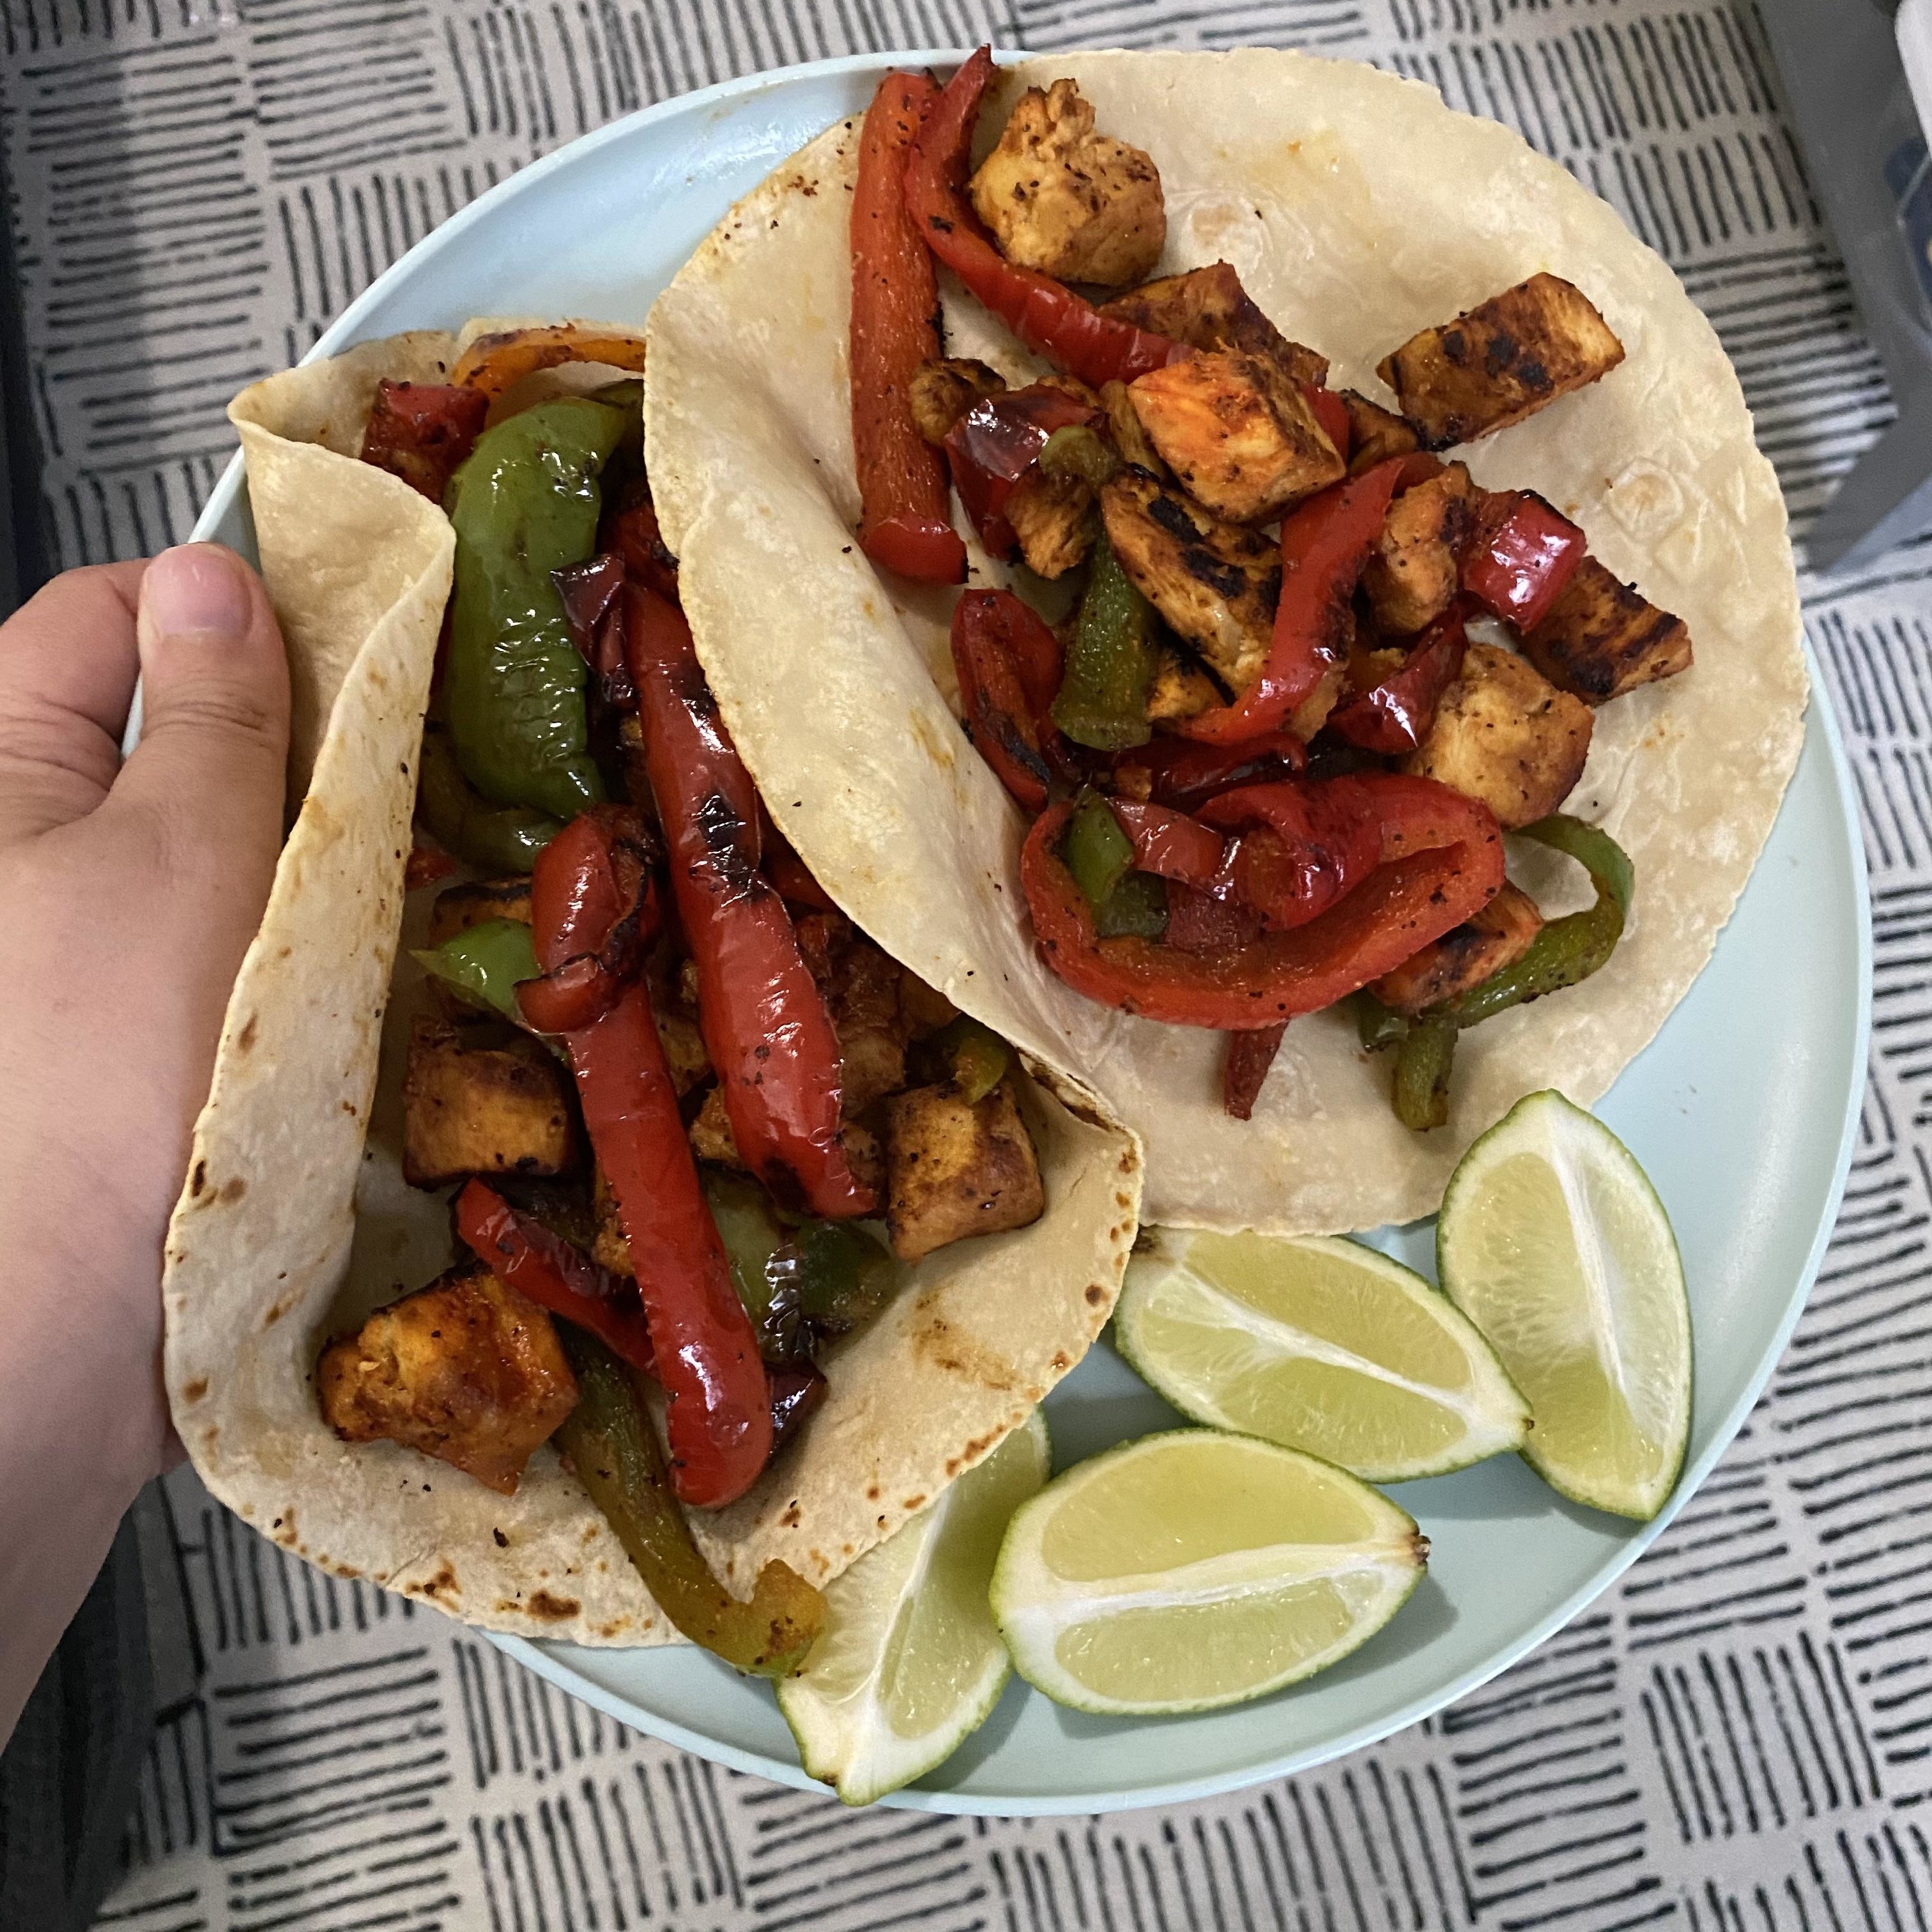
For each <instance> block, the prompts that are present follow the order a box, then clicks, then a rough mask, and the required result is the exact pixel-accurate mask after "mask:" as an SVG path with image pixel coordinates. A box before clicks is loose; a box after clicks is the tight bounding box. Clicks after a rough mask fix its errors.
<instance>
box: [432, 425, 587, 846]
mask: <svg viewBox="0 0 1932 1932" xmlns="http://www.w3.org/2000/svg"><path fill="white" fill-rule="evenodd" d="M624 428H625V416H624V414H623V413H622V411H621V410H614V409H611V408H609V407H607V406H606V405H604V404H602V403H593V402H592V401H589V400H588V399H587V398H584V397H581V396H562V397H558V398H555V399H554V400H553V401H550V402H546V403H539V404H537V405H536V406H535V407H534V408H532V409H528V410H524V411H523V413H522V414H521V415H520V416H511V418H510V419H508V421H507V422H500V423H499V424H497V425H496V427H495V428H493V429H490V430H486V431H484V434H483V435H482V436H481V437H480V438H479V439H478V442H477V445H476V448H475V452H474V453H473V454H472V455H471V457H470V458H469V461H468V462H467V463H465V464H464V465H463V467H462V469H460V470H459V471H458V472H457V474H456V476H455V479H454V480H453V481H452V483H451V484H450V493H449V514H450V520H451V522H452V523H453V524H455V528H456V589H455V597H454V599H453V601H452V604H451V619H450V638H449V659H448V663H447V666H446V670H445V672H444V676H443V704H444V706H445V709H446V714H447V716H448V718H449V736H450V742H451V744H452V746H453V747H454V748H455V752H456V757H457V761H458V763H459V764H460V766H462V768H463V773H464V775H466V777H467V778H469V781H470V782H471V783H472V784H474V785H475V787H476V788H477V790H478V791H480V792H481V793H483V794H484V796H485V797H486V798H487V799H490V800H492V801H493V802H495V803H496V804H499V805H534V806H535V807H536V808H538V810H539V811H544V812H547V813H549V814H550V815H551V816H552V817H554V818H559V819H567V818H571V817H574V816H575V815H576V814H577V813H578V812H579V811H582V810H583V808H585V807H586V805H595V804H596V803H597V802H598V801H599V800H600V799H601V798H602V797H603V796H604V787H603V782H602V781H601V778H599V777H598V771H597V766H596V764H595V761H594V760H592V757H591V755H590V746H589V725H588V721H587V718H586V711H585V706H584V695H583V692H584V683H585V680H586V677H587V676H588V675H589V673H588V670H587V667H586V665H585V664H584V661H583V658H580V656H578V655H577V649H576V646H574V644H573V643H571V636H570V625H569V623H568V619H566V618H565V615H564V610H563V604H562V600H561V598H559V596H558V595H557V590H556V585H555V584H554V583H552V582H551V580H550V573H551V572H552V571H555V570H559V569H562V568H563V567H564V566H565V565H568V564H574V563H581V562H583V561H584V560H585V559H586V558H588V557H589V555H590V553H591V551H592V549H593V548H594V547H595V544H596V541H597V518H598V507H599V504H600V502H601V495H600V492H599V490H598V484H597V478H598V472H600V471H601V469H602V467H603V465H604V458H606V457H607V456H608V455H609V454H610V452H611V450H612V449H613V448H614V447H615V446H616V443H617V442H618V440H619V438H620V437H622V434H623V433H624ZM432 829H434V827H432Z"/></svg>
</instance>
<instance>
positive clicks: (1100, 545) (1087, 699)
mask: <svg viewBox="0 0 1932 1932" xmlns="http://www.w3.org/2000/svg"><path fill="white" fill-rule="evenodd" d="M1159 664H1160V656H1159V653H1158V652H1157V650H1156V649H1155V648H1154V606H1153V605H1152V604H1150V603H1149V602H1148V601H1147V599H1146V598H1145V597H1143V596H1142V595H1141V593H1140V592H1139V591H1138V590H1136V589H1135V588H1134V586H1133V584H1132V583H1130V582H1129V581H1128V580H1127V572H1126V571H1124V570H1123V569H1122V568H1121V564H1120V559H1118V557H1117V556H1115V554H1114V547H1113V545H1112V544H1110V543H1109V541H1107V532H1106V530H1105V529H1103V530H1102V531H1101V532H1100V535H1099V536H1098V537H1097V538H1096V539H1095V540H1094V561H1093V566H1092V568H1091V571H1090V573H1089V574H1088V579H1087V594H1086V595H1085V596H1084V597H1083V598H1082V599H1081V600H1080V616H1079V621H1078V622H1076V624H1075V625H1074V630H1073V638H1072V640H1070V642H1069V643H1068V645H1067V668H1066V670H1065V672H1064V674H1063V676H1062V677H1061V684H1060V694H1059V695H1058V697H1055V700H1053V721H1054V722H1055V724H1058V726H1059V727H1060V728H1061V731H1062V732H1064V733H1065V734H1066V736H1068V737H1070V738H1071V739H1073V742H1075V743H1076V745H1089V746H1091V748H1093V749H1094V750H1095V751H1126V750H1127V749H1129V748H1130V747H1132V746H1133V745H1145V743H1146V742H1148V739H1150V738H1151V737H1152V736H1154V727H1153V726H1152V725H1151V724H1149V723H1148V716H1147V706H1148V693H1149V692H1150V691H1152V689H1153V688H1154V673H1155V671H1156V670H1157V668H1158V667H1159Z"/></svg>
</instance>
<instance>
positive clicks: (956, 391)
mask: <svg viewBox="0 0 1932 1932" xmlns="http://www.w3.org/2000/svg"><path fill="white" fill-rule="evenodd" d="M1006 386H1007V379H1006V378H1005V377H1004V376H1002V375H1001V374H1000V372H999V371H998V370H997V369H990V368H988V367H987V366H986V364H985V363H983V362H975V361H974V360H973V359H972V358H971V357H970V356H958V357H952V358H949V359H947V360H945V361H943V362H922V363H921V364H920V365H919V367H918V368H916V369H915V370H914V371H913V376H912V383H911V385H910V388H909V389H907V398H908V400H909V401H910V403H911V404H912V419H913V424H914V425H915V427H916V428H917V429H918V431H919V434H920V435H921V436H922V437H925V439H926V441H927V442H928V443H931V444H932V446H933V447H934V448H935V449H937V448H938V446H940V445H941V443H944V441H945V440H946V439H947V437H949V436H950V435H951V434H953V425H954V424H955V423H956V422H958V421H959V419H960V418H961V417H962V416H964V415H965V413H966V412H967V411H968V410H970V409H971V407H973V405H974V404H975V403H977V402H978V401H980V398H982V397H984V396H997V395H999V394H1000V393H1001V392H1002V391H1003V390H1004V389H1005V388H1006Z"/></svg>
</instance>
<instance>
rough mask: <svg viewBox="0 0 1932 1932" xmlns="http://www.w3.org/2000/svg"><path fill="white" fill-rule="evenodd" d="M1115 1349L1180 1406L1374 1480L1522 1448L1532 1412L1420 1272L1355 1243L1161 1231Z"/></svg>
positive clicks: (1130, 1290) (1141, 1263) (1137, 1270)
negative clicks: (1301, 1450)
mask: <svg viewBox="0 0 1932 1932" xmlns="http://www.w3.org/2000/svg"><path fill="white" fill-rule="evenodd" d="M1114 1340H1115V1346H1117V1347H1118V1349H1120V1352H1121V1354H1122V1355H1124V1356H1126V1357H1127V1360H1128V1361H1130V1362H1131V1363H1132V1364H1133V1366H1134V1367H1135V1368H1136V1369H1137V1370H1139V1372H1140V1373H1141V1374H1142V1376H1143V1377H1144V1378H1145V1379H1146V1380H1147V1381H1148V1382H1151V1383H1152V1384H1153V1385H1154V1387H1155V1388H1157V1389H1158V1390H1159V1391H1160V1393H1161V1394H1163V1395H1164V1396H1165V1397H1166V1398H1167V1400H1169V1402H1171V1403H1173V1405H1174V1406H1175V1408H1176V1409H1179V1410H1180V1411H1181V1413H1182V1414H1183V1415H1187V1416H1191V1417H1192V1418H1193V1419H1194V1420H1195V1421H1196V1422H1205V1423H1208V1424H1211V1426H1213V1427H1216V1428H1219V1429H1234V1430H1240V1431H1241V1433H1242V1434H1243V1435H1244V1436H1262V1437H1264V1438H1265V1439H1267V1440H1268V1442H1279V1443H1281V1444H1282V1445H1283V1446H1284V1447H1286V1448H1290V1449H1305V1450H1306V1451H1307V1452H1308V1453H1309V1454H1310V1455H1311V1456H1319V1457H1322V1458H1324V1459H1325V1460H1327V1461H1328V1462H1331V1463H1340V1465H1341V1466H1342V1467H1343V1469H1349V1470H1352V1471H1353V1472H1354V1473H1355V1475H1358V1476H1361V1477H1364V1478H1367V1480H1368V1481H1370V1482H1372V1483H1400V1482H1406V1481H1409V1479H1410V1478H1413V1477H1417V1476H1440V1475H1446V1474H1447V1473H1448V1472H1449V1471H1450V1470H1451V1469H1465V1468H1466V1467H1467V1466H1469V1464H1470V1463H1478V1462H1481V1460H1482V1459H1483V1458H1484V1457H1485V1456H1494V1455H1497V1454H1500V1453H1501V1452H1502V1451H1505V1450H1507V1449H1520V1448H1522V1446H1523V1439H1524V1437H1525V1436H1526V1435H1527V1434H1528V1433H1529V1405H1528V1404H1527V1403H1525V1402H1524V1400H1523V1397H1522V1396H1521V1395H1520V1394H1519V1393H1518V1392H1517V1388H1516V1387H1515V1385H1514V1384H1513V1383H1512V1382H1511V1380H1510V1379H1509V1377H1508V1376H1506V1375H1505V1374H1504V1373H1503V1370H1502V1364H1500V1363H1499V1361H1497V1360H1496V1355H1495V1353H1494V1352H1493V1350H1492V1349H1490V1345H1489V1344H1488V1343H1487V1342H1485V1341H1484V1340H1483V1338H1482V1337H1481V1335H1479V1334H1478V1333H1477V1332H1476V1331H1475V1328H1474V1327H1473V1326H1472V1325H1471V1324H1470V1322H1469V1321H1468V1319H1466V1317H1465V1316H1463V1315H1461V1314H1460V1313H1457V1310H1456V1308H1455V1307H1454V1305H1453V1304H1451V1302H1449V1301H1448V1300H1447V1299H1445V1298H1444V1297H1443V1296H1442V1295H1438V1294H1437V1293H1436V1291H1435V1289H1433V1288H1431V1287H1430V1285H1429V1284H1428V1283H1427V1282H1426V1281H1424V1280H1423V1278H1422V1277H1421V1276H1420V1275H1419V1274H1415V1272H1414V1271H1412V1270H1410V1269H1409V1268H1404V1267H1403V1266H1402V1265H1401V1264H1400V1262H1392V1261H1391V1260H1390V1259H1388V1256H1386V1255H1379V1254H1377V1253H1376V1251H1375V1250H1373V1248H1365V1247H1363V1246H1362V1245H1361V1243H1359V1242H1358V1241H1332V1240H1329V1239H1327V1238H1321V1237H1316V1236H1304V1237H1302V1238H1299V1239H1297V1240H1294V1241H1277V1240H1270V1239H1268V1238H1267V1237H1265V1236H1264V1235H1208V1234H1195V1233H1184V1232H1179V1231H1177V1230H1174V1229H1156V1230H1154V1231H1153V1232H1151V1235H1150V1236H1149V1237H1148V1242H1147V1245H1146V1247H1145V1248H1144V1249H1142V1250H1137V1251H1136V1253H1135V1256H1134V1259H1133V1261H1132V1262H1130V1263H1129V1265H1128V1268H1127V1288H1126V1290H1125V1292H1124V1293H1123V1294H1122V1295H1121V1305H1120V1307H1119V1309H1118V1311H1117V1313H1115V1318H1114Z"/></svg>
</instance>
